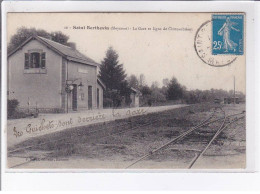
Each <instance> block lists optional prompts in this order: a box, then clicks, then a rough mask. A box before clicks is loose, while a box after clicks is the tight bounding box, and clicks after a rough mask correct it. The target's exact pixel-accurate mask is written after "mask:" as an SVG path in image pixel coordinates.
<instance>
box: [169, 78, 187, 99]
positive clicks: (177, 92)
mask: <svg viewBox="0 0 260 194" xmlns="http://www.w3.org/2000/svg"><path fill="white" fill-rule="evenodd" d="M184 91H185V89H184V87H183V86H181V84H179V82H178V80H177V79H176V78H175V77H173V78H172V79H171V81H170V83H169V85H168V87H167V98H168V99H169V100H178V99H180V98H182V97H183V95H184Z"/></svg>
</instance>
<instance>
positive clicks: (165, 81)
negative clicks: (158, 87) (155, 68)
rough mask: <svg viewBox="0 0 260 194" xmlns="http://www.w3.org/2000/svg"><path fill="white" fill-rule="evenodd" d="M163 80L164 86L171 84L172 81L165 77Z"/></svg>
mask: <svg viewBox="0 0 260 194" xmlns="http://www.w3.org/2000/svg"><path fill="white" fill-rule="evenodd" d="M162 82H163V86H164V87H167V86H168V85H169V83H170V81H169V79H168V78H165V79H163V81H162Z"/></svg>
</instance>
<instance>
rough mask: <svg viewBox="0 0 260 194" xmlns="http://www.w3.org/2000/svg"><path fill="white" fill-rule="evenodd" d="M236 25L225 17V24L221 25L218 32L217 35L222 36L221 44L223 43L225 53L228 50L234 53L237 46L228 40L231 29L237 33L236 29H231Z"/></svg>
mask: <svg viewBox="0 0 260 194" xmlns="http://www.w3.org/2000/svg"><path fill="white" fill-rule="evenodd" d="M236 24H237V23H235V22H231V21H230V18H229V17H227V19H226V22H225V23H224V24H223V26H222V27H221V28H220V30H219V31H218V35H220V36H223V42H224V47H223V48H224V49H225V52H228V50H234V51H236V47H237V44H236V43H235V42H233V41H232V40H231V39H230V31H231V29H232V30H235V31H237V32H239V30H238V29H236V28H234V27H233V25H236Z"/></svg>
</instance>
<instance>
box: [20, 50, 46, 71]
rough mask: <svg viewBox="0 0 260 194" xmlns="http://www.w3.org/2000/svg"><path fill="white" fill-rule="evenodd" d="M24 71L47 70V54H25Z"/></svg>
mask: <svg viewBox="0 0 260 194" xmlns="http://www.w3.org/2000/svg"><path fill="white" fill-rule="evenodd" d="M24 56H25V60H24V69H31V68H42V69H45V68H46V53H45V52H31V53H25V54H24Z"/></svg>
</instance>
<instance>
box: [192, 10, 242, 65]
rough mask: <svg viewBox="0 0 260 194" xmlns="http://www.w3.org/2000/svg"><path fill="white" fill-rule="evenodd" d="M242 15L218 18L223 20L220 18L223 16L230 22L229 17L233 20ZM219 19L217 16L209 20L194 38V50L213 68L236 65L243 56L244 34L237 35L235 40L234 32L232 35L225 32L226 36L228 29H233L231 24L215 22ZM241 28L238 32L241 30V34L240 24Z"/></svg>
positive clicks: (220, 20)
mask: <svg viewBox="0 0 260 194" xmlns="http://www.w3.org/2000/svg"><path fill="white" fill-rule="evenodd" d="M241 15H242V14H236V15H218V17H219V18H221V17H220V16H223V18H224V16H225V18H226V20H228V22H230V19H227V18H228V17H227V16H230V17H231V16H232V18H239V17H238V16H241ZM218 17H216V15H212V20H208V21H206V22H204V23H203V24H202V25H201V26H200V27H199V28H198V30H197V32H196V34H195V38H194V48H195V51H196V53H197V55H198V57H199V58H200V59H201V60H202V61H203V62H204V63H206V64H207V65H210V66H213V67H224V66H227V65H230V64H232V63H234V61H236V59H237V57H239V56H241V55H243V53H244V48H243V44H244V40H243V38H242V37H243V34H242V35H238V34H236V36H235V38H233V37H234V34H233V32H232V33H230V32H229V34H228V32H225V33H226V34H224V31H227V30H228V29H227V28H231V27H230V25H231V24H226V23H225V22H224V19H216V20H217V21H214V20H215V19H214V18H218ZM230 17H229V18H230ZM243 18H244V17H243ZM223 22H224V23H223ZM232 22H233V20H232ZM242 22H243V20H242ZM216 24H217V25H216ZM214 25H215V26H214ZM221 25H222V26H221ZM227 25H229V27H226V26H227ZM232 25H235V24H232ZM223 26H224V27H223ZM239 26H240V27H239V29H236V30H239V32H240V33H243V25H241V24H240V25H239ZM222 27H223V29H222ZM224 28H225V29H224ZM232 28H233V26H232ZM232 28H231V29H232ZM217 29H218V30H217ZM236 30H235V31H236ZM236 32H238V31H236ZM223 36H224V37H223ZM228 37H229V38H230V39H232V42H231V40H227V38H228ZM231 43H234V44H232V45H233V47H235V46H236V47H235V49H234V48H233V47H232V48H233V50H232V49H231V47H230V44H231ZM226 47H227V49H226ZM226 50H227V51H226Z"/></svg>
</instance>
